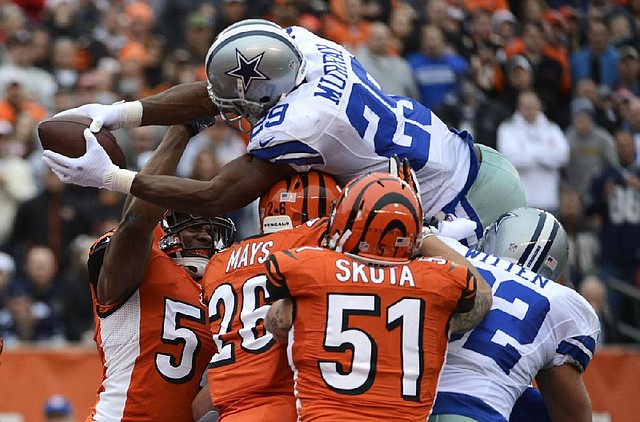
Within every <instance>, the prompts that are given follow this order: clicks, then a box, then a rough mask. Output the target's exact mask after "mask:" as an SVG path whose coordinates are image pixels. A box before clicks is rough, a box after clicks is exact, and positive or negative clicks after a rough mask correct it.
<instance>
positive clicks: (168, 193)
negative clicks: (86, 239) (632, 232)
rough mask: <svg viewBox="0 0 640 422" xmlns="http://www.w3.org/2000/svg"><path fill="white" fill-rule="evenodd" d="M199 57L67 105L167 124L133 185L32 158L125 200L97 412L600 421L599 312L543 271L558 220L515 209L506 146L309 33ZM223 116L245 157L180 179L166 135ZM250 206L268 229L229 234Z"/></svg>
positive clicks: (258, 33)
mask: <svg viewBox="0 0 640 422" xmlns="http://www.w3.org/2000/svg"><path fill="white" fill-rule="evenodd" d="M206 65H207V75H208V81H207V83H196V84H189V85H185V86H177V87H174V88H172V89H170V90H168V91H167V92H165V93H163V94H159V95H157V96H153V97H149V98H146V99H142V100H140V101H134V102H129V103H119V104H114V105H110V106H107V105H97V104H90V105H85V106H82V107H79V108H77V109H72V110H68V111H67V112H65V113H67V114H79V115H85V116H88V117H90V118H92V119H93V125H92V126H93V127H92V129H93V130H96V129H98V128H99V127H101V126H102V125H105V126H106V127H108V128H110V129H115V128H118V127H130V126H138V125H147V124H158V123H162V124H174V126H171V128H170V129H169V130H168V131H167V134H166V135H165V137H164V139H163V141H162V143H161V144H160V146H159V148H158V149H157V150H156V151H155V153H154V155H153V156H152V157H151V159H150V160H149V161H148V163H147V164H146V165H145V167H144V168H143V169H142V171H141V172H139V173H135V172H130V171H127V170H123V169H119V168H118V167H117V166H115V165H113V163H111V161H110V159H109V157H108V156H107V155H106V153H105V152H104V150H102V148H100V147H98V148H89V147H88V148H87V153H86V154H85V155H84V156H82V157H79V158H69V157H64V156H61V155H59V154H56V153H54V152H52V151H45V161H46V162H47V164H48V165H49V166H50V167H51V168H52V169H53V170H54V172H56V174H58V176H59V177H60V178H61V179H62V180H63V181H66V182H69V183H76V184H80V185H83V186H94V187H101V188H108V189H112V190H117V191H121V192H125V193H127V194H130V195H131V196H130V197H129V200H128V202H127V204H126V206H125V210H124V213H123V217H122V220H121V222H120V225H119V226H118V227H117V229H116V230H115V231H113V232H110V233H107V234H106V235H105V236H103V237H102V238H101V239H99V240H98V241H97V242H96V243H95V244H94V246H93V247H92V250H91V254H90V258H89V269H90V279H91V284H92V294H93V298H94V302H95V307H94V308H95V311H96V314H97V318H96V320H97V324H96V342H97V344H98V349H99V353H100V356H101V358H102V360H103V363H104V372H103V374H104V377H103V382H102V385H101V386H100V387H99V389H98V399H97V402H96V405H95V406H94V408H93V409H92V411H91V416H90V419H92V420H96V421H111V420H125V421H126V420H153V421H188V420H201V421H211V420H220V421H225V422H230V421H289V420H290V421H295V420H302V421H311V420H313V421H377V420H383V419H390V420H404V421H418V420H420V421H424V420H426V419H427V418H429V420H430V421H432V422H433V421H436V422H455V421H483V422H484V421H507V420H510V419H511V420H519V421H524V420H537V421H540V420H545V418H546V420H549V419H550V420H571V421H585V422H586V421H590V420H591V404H590V399H589V396H588V393H587V391H586V389H585V386H584V384H583V382H582V379H581V376H580V374H581V373H582V372H583V371H584V370H585V369H586V367H587V366H588V364H589V362H590V360H591V358H592V357H593V353H594V349H595V344H596V340H597V336H598V335H599V325H598V319H597V317H596V315H595V313H594V312H593V310H592V309H591V307H590V306H589V305H588V304H587V302H586V301H585V300H584V299H582V298H581V297H580V296H579V295H578V294H577V293H575V292H574V291H573V290H571V289H569V288H566V287H564V286H562V285H560V284H557V283H555V282H554V281H553V280H554V279H555V278H556V277H557V276H558V275H559V274H560V272H561V271H562V267H563V266H564V264H565V262H566V259H567V242H566V235H565V233H564V230H563V228H562V227H561V225H560V224H559V223H558V221H557V220H556V219H555V218H554V217H553V216H552V215H551V214H549V213H547V212H544V211H541V210H537V209H531V208H525V207H522V206H523V205H524V203H523V200H524V196H523V195H522V189H521V185H520V184H519V179H518V176H517V173H516V172H515V170H513V168H512V166H510V164H509V163H508V162H507V161H506V160H504V158H503V157H501V156H500V155H499V154H497V153H496V152H495V151H493V150H491V149H490V148H486V147H482V146H478V145H474V144H473V140H472V139H471V137H470V136H469V135H468V134H466V133H465V132H458V131H456V130H454V129H449V128H447V127H446V126H445V125H444V124H443V123H442V122H441V121H440V120H439V119H438V118H437V116H435V115H434V114H433V113H432V112H431V111H430V110H428V109H426V108H424V107H423V106H421V105H420V104H419V103H417V102H415V101H413V100H411V99H408V98H400V97H391V96H387V95H386V94H384V92H382V91H381V90H380V89H379V87H378V86H377V84H376V83H375V82H374V81H373V80H372V79H371V78H370V77H368V75H367V74H366V72H365V71H364V69H363V68H362V66H361V65H360V64H359V63H358V62H357V60H355V58H353V57H352V56H351V55H350V54H349V53H348V52H347V51H346V50H344V49H343V48H342V47H340V46H338V45H336V44H334V43H332V42H330V41H328V40H324V39H322V38H319V37H317V36H315V35H313V34H311V33H309V32H308V31H305V30H303V29H301V28H288V29H287V30H283V29H282V28H280V27H278V26H277V25H274V24H272V23H269V22H266V21H260V20H248V21H242V22H240V23H238V24H235V25H233V26H231V27H229V28H228V29H226V30H225V31H223V32H222V33H221V34H220V35H219V36H218V37H217V39H216V40H215V41H214V43H213V45H212V46H211V49H210V51H209V54H208V55H207V58H206ZM217 113H220V114H221V115H222V117H223V119H224V120H225V121H226V122H227V123H229V124H232V125H234V126H235V127H236V128H238V129H240V130H251V142H250V144H249V147H248V151H249V153H248V154H247V155H245V156H243V157H240V158H239V159H237V160H235V161H233V162H231V163H230V164H228V165H227V166H226V167H225V168H224V169H222V170H221V172H220V173H219V174H218V175H216V177H214V178H213V179H212V180H211V181H209V182H198V181H194V180H189V179H181V178H177V177H174V176H170V175H171V174H173V172H174V171H175V167H176V165H177V162H178V161H179V159H180V156H181V154H182V151H183V150H184V147H185V146H186V144H187V142H188V141H189V139H190V137H191V136H192V135H193V134H194V126H193V125H182V124H179V123H186V122H189V121H193V120H195V119H198V118H201V117H203V116H205V115H207V114H209V115H212V114H217ZM196 130H197V129H196ZM85 138H86V140H87V143H88V145H90V144H91V143H95V142H96V141H95V137H94V136H93V135H92V133H91V131H90V130H87V131H85ZM395 156H399V157H402V158H403V160H402V161H401V160H399V159H397V158H395ZM409 163H411V166H409ZM411 167H413V169H412V168H411ZM319 170H320V171H319ZM414 170H415V171H414ZM330 175H331V176H330ZM332 176H333V177H332ZM338 183H340V184H342V185H343V187H342V188H340V187H338ZM258 196H260V198H261V199H260V223H261V228H262V231H263V235H261V236H257V237H255V238H250V239H246V240H244V241H242V242H239V243H236V242H235V239H234V234H235V228H234V226H233V223H232V222H231V220H229V219H228V218H226V217H225V216H224V215H223V214H222V213H223V212H227V211H230V210H233V209H236V208H238V207H240V206H244V205H246V204H247V203H249V202H251V201H252V200H254V199H255V198H257V197H258ZM201 215H202V216H207V217H200V216H201ZM425 220H426V221H429V223H430V225H433V227H430V226H429V225H423V221H425ZM158 221H160V224H158ZM458 240H461V241H463V243H466V244H467V245H473V246H474V249H470V248H468V247H467V246H464V245H463V244H462V243H459V242H458ZM534 379H535V380H536V382H537V385H538V387H539V392H540V393H542V396H540V394H539V393H538V390H536V389H533V388H529V386H530V384H531V383H532V382H533V380H534ZM543 399H544V400H543Z"/></svg>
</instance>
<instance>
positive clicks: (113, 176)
mask: <svg viewBox="0 0 640 422" xmlns="http://www.w3.org/2000/svg"><path fill="white" fill-rule="evenodd" d="M83 134H84V139H85V141H86V143H87V149H86V152H85V153H84V155H82V156H81V157H78V158H70V157H67V156H65V155H62V154H59V153H57V152H54V151H51V150H45V151H44V152H43V153H42V159H43V160H44V162H45V163H46V164H47V165H48V166H49V167H50V168H51V170H52V171H53V172H54V173H55V174H56V176H58V178H59V179H60V180H61V181H63V182H64V183H73V184H74V185H79V186H89V187H93V188H106V189H109V190H114V191H117V192H123V193H129V191H130V190H131V184H132V183H133V178H134V177H135V175H136V172H133V171H129V170H124V169H121V168H120V167H118V166H116V165H115V164H113V162H112V161H111V158H110V157H109V155H108V154H107V152H106V151H105V150H104V148H102V145H100V144H99V143H98V140H97V139H96V137H95V135H94V134H93V133H92V132H91V131H90V130H89V129H85V130H84V132H83Z"/></svg>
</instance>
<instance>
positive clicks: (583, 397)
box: [536, 364, 592, 422]
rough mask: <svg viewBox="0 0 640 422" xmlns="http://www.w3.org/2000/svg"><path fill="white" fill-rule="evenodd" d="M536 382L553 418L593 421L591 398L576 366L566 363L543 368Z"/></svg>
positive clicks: (577, 421)
mask: <svg viewBox="0 0 640 422" xmlns="http://www.w3.org/2000/svg"><path fill="white" fill-rule="evenodd" d="M536 382H537V384H538V388H539V389H540V393H542V398H543V399H544V402H545V404H546V405H547V410H548V412H549V415H550V416H551V420H553V421H571V422H591V420H592V409H591V398H590V397H589V393H588V392H587V388H586V387H585V385H584V382H583V380H582V376H581V374H580V371H579V370H578V369H577V368H576V367H575V366H573V365H570V364H564V365H560V366H555V367H553V368H549V369H542V370H540V371H539V372H538V375H537V376H536Z"/></svg>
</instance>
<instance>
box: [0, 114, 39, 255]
mask: <svg viewBox="0 0 640 422" xmlns="http://www.w3.org/2000/svg"><path fill="white" fill-rule="evenodd" d="M16 147H17V148H18V151H16ZM20 150H21V148H20V145H16V143H15V141H13V127H12V125H11V123H9V122H8V121H6V120H0V215H2V218H1V219H0V247H3V246H8V245H7V242H8V240H9V236H10V235H11V232H12V231H13V223H14V222H13V219H14V218H15V215H16V212H17V211H18V207H19V205H20V204H21V203H22V202H24V201H26V200H29V199H31V198H32V197H34V196H35V195H36V193H37V188H36V183H35V180H34V177H33V171H32V170H31V167H30V166H29V163H28V162H27V161H25V160H24V159H23V158H22V157H21V156H20V154H19V153H20V152H21V151H20Z"/></svg>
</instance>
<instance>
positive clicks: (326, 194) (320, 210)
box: [259, 170, 340, 234]
mask: <svg viewBox="0 0 640 422" xmlns="http://www.w3.org/2000/svg"><path fill="white" fill-rule="evenodd" d="M339 196H340V187H339V186H338V183H337V182H336V181H335V179H334V178H333V177H331V176H330V175H328V174H326V173H322V172H319V171H315V170H312V171H309V172H308V173H298V174H294V175H293V176H291V177H287V178H285V179H282V180H280V181H279V182H276V183H275V184H274V185H273V186H271V188H270V189H269V190H268V191H267V192H266V193H265V194H264V195H262V196H261V197H260V205H259V211H260V213H259V214H260V230H261V231H262V233H265V234H266V233H273V232H277V231H280V230H283V229H292V228H294V227H296V226H299V225H300V224H302V223H306V222H307V221H309V220H313V219H314V218H320V217H327V216H328V215H329V213H330V212H331V204H332V203H333V201H335V200H337V199H338V197H339Z"/></svg>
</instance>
